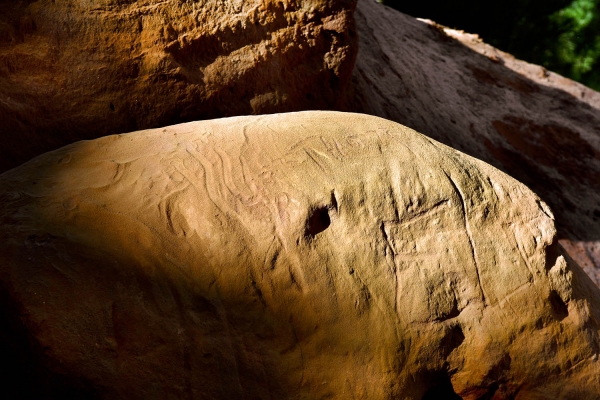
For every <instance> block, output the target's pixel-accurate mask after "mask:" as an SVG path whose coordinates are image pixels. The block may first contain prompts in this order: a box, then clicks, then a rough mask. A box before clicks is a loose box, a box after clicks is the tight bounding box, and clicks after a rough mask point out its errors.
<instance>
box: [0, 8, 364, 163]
mask: <svg viewBox="0 0 600 400" xmlns="http://www.w3.org/2000/svg"><path fill="white" fill-rule="evenodd" d="M354 6H355V0H328V1H326V0H251V1H242V0H233V1H221V0H198V1H192V0H162V1H159V0H95V1H87V0H38V1H32V0H24V1H1V2H0V121H2V123H1V124H0V137H2V149H1V150H0V171H5V170H7V169H9V168H12V167H16V166H17V165H19V164H21V163H23V162H25V161H27V160H29V159H30V158H32V157H34V156H36V155H38V154H41V153H43V152H46V151H49V150H53V149H56V148H58V147H61V146H63V145H66V144H69V143H72V142H74V141H76V140H81V139H91V138H96V137H100V136H105V135H108V134H116V133H122V132H127V131H133V130H138V129H145V128H155V127H159V126H165V125H170V124H173V123H177V122H183V121H191V120H197V119H209V118H217V117H223V116H231V115H240V114H261V113H271V112H283V111H292V110H303V109H309V108H316V109H319V108H331V107H334V106H335V104H336V103H337V102H338V99H339V98H341V96H342V91H343V90H342V89H343V88H345V87H346V86H347V81H348V80H349V78H350V75H351V72H352V67H353V65H354V59H355V56H356V51H357V46H356V41H357V38H356V35H355V28H354V21H353V19H352V14H353V10H354ZM24 144H25V145H24Z"/></svg>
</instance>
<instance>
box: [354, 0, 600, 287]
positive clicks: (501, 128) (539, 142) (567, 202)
mask: <svg viewBox="0 0 600 400" xmlns="http://www.w3.org/2000/svg"><path fill="white" fill-rule="evenodd" d="M355 18H356V23H357V27H358V36H359V40H360V43H359V54H358V56H357V62H356V67H355V69H354V73H353V74H354V75H353V85H354V87H355V91H356V102H355V104H353V105H352V106H351V107H350V109H352V110H354V111H356V112H364V113H368V114H372V115H378V116H380V117H383V118H386V119H389V120H393V121H396V122H398V123H401V124H403V125H406V126H410V127H411V128H413V129H416V130H417V131H419V132H422V133H423V134H425V135H427V136H429V137H431V138H433V139H436V140H439V141H441V142H442V143H444V144H447V145H449V146H451V147H454V148H456V149H458V150H461V151H464V152H465V153H467V154H469V155H472V156H474V157H476V158H479V159H481V160H484V161H486V162H488V163H490V164H492V165H494V166H495V167H497V168H500V169H502V170H503V171H505V172H507V173H508V174H509V175H511V176H513V177H515V178H517V179H518V180H519V181H521V182H523V183H525V184H526V185H527V186H528V187H529V188H531V189H532V190H533V191H534V192H536V193H537V194H538V195H539V196H540V197H541V198H542V199H543V200H544V201H545V202H547V203H548V204H549V205H550V206H551V208H552V210H553V211H554V213H555V216H556V223H557V229H558V236H559V239H560V240H561V243H562V244H563V245H564V246H565V247H566V248H568V249H573V248H574V247H578V248H581V249H584V251H573V250H570V251H569V254H571V255H572V257H573V258H575V259H576V260H577V262H578V263H579V264H580V265H581V266H583V267H585V269H586V272H587V273H588V274H589V275H590V276H591V277H592V278H593V279H594V280H595V282H596V283H597V284H599V285H600V252H598V248H600V93H598V92H595V91H593V90H591V89H589V88H586V87H585V86H583V85H580V84H578V83H576V82H573V81H571V80H569V79H566V78H564V77H562V76H559V75H557V74H554V73H552V72H549V71H547V70H545V69H544V68H542V67H540V66H537V65H532V64H528V63H525V62H523V61H519V60H516V59H515V58H514V57H512V56H511V55H509V54H506V53H503V52H501V51H499V50H497V49H495V48H493V47H491V46H489V45H487V44H485V43H483V42H482V41H481V40H480V39H479V38H478V37H477V36H476V35H470V34H466V33H464V32H459V31H455V30H452V29H447V28H444V27H441V26H439V25H437V24H435V23H432V22H430V21H429V22H428V21H419V20H416V19H414V18H412V17H409V16H408V15H404V14H402V13H399V12H397V11H395V10H393V9H391V8H388V7H385V6H383V5H381V4H377V3H376V2H375V1H373V0H360V1H359V2H358V6H357V10H356V12H355Z"/></svg>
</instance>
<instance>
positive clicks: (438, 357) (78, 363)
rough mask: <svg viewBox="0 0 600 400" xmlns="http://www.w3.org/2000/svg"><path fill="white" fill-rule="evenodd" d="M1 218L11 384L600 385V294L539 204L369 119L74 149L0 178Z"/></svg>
mask: <svg viewBox="0 0 600 400" xmlns="http://www.w3.org/2000/svg"><path fill="white" fill-rule="evenodd" d="M0 218H1V221H2V224H1V229H0V243H2V246H1V247H0V287H1V288H2V290H1V291H0V295H2V297H3V300H4V301H3V302H2V303H1V304H2V310H1V312H2V315H3V317H4V318H2V319H1V321H3V323H4V324H5V328H6V329H3V330H2V332H4V333H3V336H1V337H0V339H2V345H3V346H2V350H3V351H4V353H6V354H7V356H6V357H4V358H2V363H3V364H4V367H5V370H6V371H5V372H6V375H4V376H8V377H9V378H10V379H9V380H8V382H9V383H8V388H5V391H7V392H8V393H10V390H11V389H12V390H14V391H15V392H17V393H19V394H22V395H23V394H24V397H27V396H30V397H31V396H34V397H35V396H37V397H45V398H52V397H53V398H65V397H68V396H72V397H77V396H79V397H80V398H81V397H84V398H94V397H99V398H106V399H113V398H127V399H135V398H140V399H141V398H143V399H153V398H156V399H164V398H207V399H234V398H236V399H237V398H290V399H297V398H310V399H317V398H339V399H347V398H352V397H359V398H365V399H366V398H369V399H392V398H406V399H421V398H426V399H427V398H455V397H456V394H458V395H460V396H461V397H462V398H464V399H478V398H492V397H493V398H496V399H509V398H516V399H532V398H544V399H573V398H594V397H595V396H597V394H598V393H599V392H600V379H599V376H600V363H599V362H598V361H597V360H598V352H599V351H600V349H599V348H598V343H599V342H598V331H599V322H600V310H599V308H598V305H599V304H600V292H599V289H598V288H597V287H596V286H595V285H594V284H593V283H592V282H591V280H590V279H589V278H588V277H587V275H585V273H584V272H583V271H582V270H581V268H580V267H578V266H577V265H576V264H575V263H573V262H572V261H571V260H570V259H569V257H568V256H566V255H564V254H561V249H560V248H559V246H558V245H557V243H556V231H555V229H554V224H553V217H552V214H551V212H550V210H549V209H548V207H547V206H546V205H545V203H544V202H543V201H542V200H541V199H540V198H539V197H537V196H536V195H535V194H533V193H532V192H531V191H530V190H529V189H527V188H526V187H525V186H524V185H523V184H521V183H519V182H517V181H516V180H514V179H513V178H511V177H509V176H508V175H506V174H504V173H502V172H500V171H498V170H496V169H495V168H493V167H491V166H489V165H487V164H485V163H483V162H482V161H479V160H477V159H474V158H471V157H469V156H466V155H464V154H462V153H460V152H458V151H456V150H453V149H451V148H449V147H446V146H444V145H442V144H440V143H438V142H435V141H433V140H431V139H429V138H427V137H426V136H423V135H421V134H419V133H417V132H415V131H413V130H411V129H408V128H405V127H403V126H400V125H398V124H395V123H393V122H390V121H386V120H383V119H380V118H377V117H372V116H366V115H359V114H344V113H333V112H305V113H294V114H282V115H272V116H262V117H236V118H229V119H222V120H214V121H204V122H194V123H188V124H182V125H176V126H170V127H166V128H164V129H156V130H148V131H140V132H134V133H130V134H124V135H118V136H109V137H105V138H101V139H97V140H94V141H83V142H77V143H74V144H72V145H69V146H66V147H63V148H61V149H59V150H56V151H53V152H50V153H47V154H44V155H41V156H39V157H37V158H35V159H34V160H32V161H30V162H28V163H26V164H24V165H22V166H21V167H19V168H16V169H13V170H11V171H8V172H6V173H4V174H2V175H0Z"/></svg>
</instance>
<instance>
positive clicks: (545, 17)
mask: <svg viewBox="0 0 600 400" xmlns="http://www.w3.org/2000/svg"><path fill="white" fill-rule="evenodd" d="M383 3H384V4H386V5H388V6H391V7H393V8H396V9H398V10H400V11H402V12H404V13H407V14H410V15H413V16H415V17H421V18H429V19H432V20H434V21H436V22H438V23H440V24H442V25H446V26H450V27H452V28H457V29H462V30H465V31H467V32H471V33H477V34H479V35H480V36H481V38H482V39H483V40H484V41H486V42H487V43H490V44H491V45H493V46H496V47H498V48H499V49H502V50H504V51H506V52H509V53H511V54H513V55H515V56H516V57H518V58H521V59H524V60H526V61H529V62H532V63H535V64H540V65H543V66H544V67H546V68H548V69H549V70H552V71H556V72H558V73H560V74H562V75H565V76H567V77H570V78H572V79H575V80H577V81H580V82H582V83H584V84H586V85H588V86H590V87H592V88H594V89H596V90H600V0H546V1H544V0H505V1H493V2H482V1H481V0H446V1H443V0H421V1H419V2H414V1H406V0H383Z"/></svg>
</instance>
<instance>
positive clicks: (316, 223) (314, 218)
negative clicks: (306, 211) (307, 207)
mask: <svg viewBox="0 0 600 400" xmlns="http://www.w3.org/2000/svg"><path fill="white" fill-rule="evenodd" d="M329 225H331V219H330V218H329V210H328V209H327V207H319V208H316V209H314V210H313V211H312V212H311V213H310V215H309V217H308V221H306V235H307V236H315V235H317V234H319V233H321V232H323V231H324V230H325V229H327V228H329Z"/></svg>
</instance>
